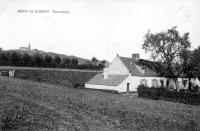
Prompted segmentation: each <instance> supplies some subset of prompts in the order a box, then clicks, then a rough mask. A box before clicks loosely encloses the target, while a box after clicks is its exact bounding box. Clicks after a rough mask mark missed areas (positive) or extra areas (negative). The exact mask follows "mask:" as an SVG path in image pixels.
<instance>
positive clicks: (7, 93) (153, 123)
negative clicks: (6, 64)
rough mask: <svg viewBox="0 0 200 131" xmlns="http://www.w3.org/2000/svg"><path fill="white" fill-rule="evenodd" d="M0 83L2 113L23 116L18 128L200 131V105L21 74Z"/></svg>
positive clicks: (19, 117)
mask: <svg viewBox="0 0 200 131" xmlns="http://www.w3.org/2000/svg"><path fill="white" fill-rule="evenodd" d="M7 80H8V81H9V82H8V85H7V90H4V89H3V88H2V85H5V81H7ZM0 82H1V86H0V118H1V119H3V118H5V116H6V115H7V116H17V117H15V119H14V120H15V121H12V123H14V125H13V127H15V129H14V130H17V129H18V130H28V129H30V130H64V129H65V130H67V131H78V130H81V131H87V130H99V131H104V130H105V131H106V130H107V131H112V130H113V131H114V130H115V131H118V130H120V131H123V130H171V131H174V130H195V129H196V130H200V128H199V127H200V107H198V106H191V105H184V104H180V103H172V102H165V101H154V100H147V99H142V98H137V97H130V96H123V95H119V94H110V93H104V92H100V91H94V90H86V89H82V90H80V89H72V88H66V87H61V86H55V85H48V84H41V83H37V82H31V81H25V80H20V79H13V80H11V79H7V78H0ZM16 119H17V120H16ZM12 123H11V124H12ZM0 126H3V124H2V123H1V124H0Z"/></svg>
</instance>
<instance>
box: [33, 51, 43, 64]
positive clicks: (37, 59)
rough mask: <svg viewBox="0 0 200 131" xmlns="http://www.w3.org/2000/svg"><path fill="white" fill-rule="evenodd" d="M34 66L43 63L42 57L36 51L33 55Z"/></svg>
mask: <svg viewBox="0 0 200 131" xmlns="http://www.w3.org/2000/svg"><path fill="white" fill-rule="evenodd" d="M33 62H34V66H37V67H41V66H42V64H43V57H42V55H41V54H39V53H36V54H35V55H34V57H33Z"/></svg>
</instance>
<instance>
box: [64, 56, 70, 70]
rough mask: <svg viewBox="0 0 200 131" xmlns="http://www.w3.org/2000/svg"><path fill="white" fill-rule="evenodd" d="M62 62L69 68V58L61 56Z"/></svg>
mask: <svg viewBox="0 0 200 131" xmlns="http://www.w3.org/2000/svg"><path fill="white" fill-rule="evenodd" d="M63 64H64V67H67V68H69V67H70V66H71V64H72V61H71V59H69V58H67V57H65V58H63Z"/></svg>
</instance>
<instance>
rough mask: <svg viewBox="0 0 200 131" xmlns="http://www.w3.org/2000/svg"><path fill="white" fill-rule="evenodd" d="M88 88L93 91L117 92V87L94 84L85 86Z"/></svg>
mask: <svg viewBox="0 0 200 131" xmlns="http://www.w3.org/2000/svg"><path fill="white" fill-rule="evenodd" d="M85 87H86V88H91V89H102V90H116V89H117V86H107V85H93V84H85Z"/></svg>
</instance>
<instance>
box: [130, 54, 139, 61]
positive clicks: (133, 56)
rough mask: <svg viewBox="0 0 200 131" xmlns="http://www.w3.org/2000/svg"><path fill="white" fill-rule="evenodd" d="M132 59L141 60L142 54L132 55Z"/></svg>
mask: <svg viewBox="0 0 200 131" xmlns="http://www.w3.org/2000/svg"><path fill="white" fill-rule="evenodd" d="M132 59H134V60H139V59H140V54H139V53H137V54H132Z"/></svg>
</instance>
